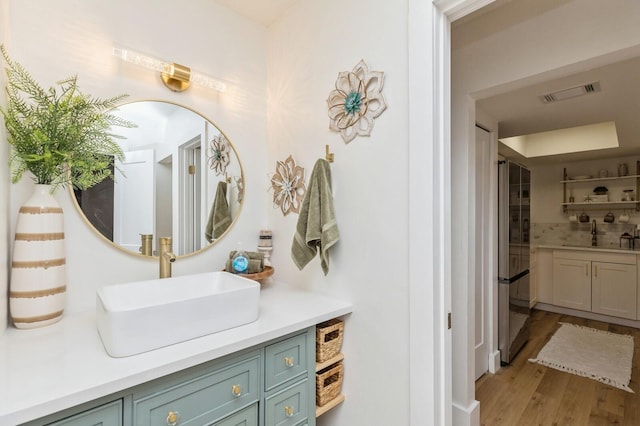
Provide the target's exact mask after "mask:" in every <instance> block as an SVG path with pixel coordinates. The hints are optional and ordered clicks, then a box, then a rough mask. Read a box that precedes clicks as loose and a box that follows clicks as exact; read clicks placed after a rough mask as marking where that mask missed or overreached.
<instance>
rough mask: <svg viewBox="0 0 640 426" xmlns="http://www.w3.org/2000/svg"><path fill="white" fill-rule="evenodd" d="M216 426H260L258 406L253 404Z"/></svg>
mask: <svg viewBox="0 0 640 426" xmlns="http://www.w3.org/2000/svg"><path fill="white" fill-rule="evenodd" d="M214 426H258V404H253V405H251V406H249V407H247V408H245V409H244V410H242V411H240V412H238V413H236V414H234V415H232V416H229V417H227V418H226V419H224V420H222V421H219V422H218V423H216V424H215V425H214Z"/></svg>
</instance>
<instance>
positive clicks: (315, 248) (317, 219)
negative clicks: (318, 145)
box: [291, 158, 340, 275]
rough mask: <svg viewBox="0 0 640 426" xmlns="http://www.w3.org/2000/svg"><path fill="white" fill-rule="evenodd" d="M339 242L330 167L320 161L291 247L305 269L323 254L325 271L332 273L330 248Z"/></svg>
mask: <svg viewBox="0 0 640 426" xmlns="http://www.w3.org/2000/svg"><path fill="white" fill-rule="evenodd" d="M339 239H340V232H339V231H338V224H337V223H336V216H335V212H334V208H333V194H332V189H331V167H330V165H329V162H327V160H324V159H322V158H321V159H319V160H318V161H316V164H315V165H314V166H313V171H312V172H311V178H310V179H309V187H308V188H307V193H306V194H305V196H304V200H303V201H302V206H301V207H300V216H299V217H298V224H297V225H296V233H295V236H294V238H293V243H292V244H291V258H292V259H293V262H294V263H295V264H296V266H297V267H298V269H300V270H302V269H303V268H304V267H305V266H307V264H308V263H309V262H310V261H311V260H312V259H313V258H314V257H315V256H316V254H319V255H320V263H321V266H322V271H323V272H324V274H325V275H327V273H328V272H329V249H330V248H331V247H332V246H333V245H334V244H335V243H337V242H338V240H339Z"/></svg>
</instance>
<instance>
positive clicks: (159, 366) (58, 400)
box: [0, 283, 353, 425]
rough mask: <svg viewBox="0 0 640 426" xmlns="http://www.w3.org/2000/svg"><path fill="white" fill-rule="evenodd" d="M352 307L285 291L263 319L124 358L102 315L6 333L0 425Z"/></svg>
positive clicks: (272, 289) (0, 342)
mask: <svg viewBox="0 0 640 426" xmlns="http://www.w3.org/2000/svg"><path fill="white" fill-rule="evenodd" d="M352 308H353V307H352V305H351V303H349V302H345V301H341V300H337V299H333V298H329V297H326V296H323V295H320V294H316V293H311V292H306V291H301V290H292V289H285V288H281V287H278V286H277V284H276V283H273V284H271V285H270V286H269V287H267V288H263V289H262V290H261V293H260V315H259V318H258V320H257V321H255V322H253V323H250V324H247V325H243V326H240V327H236V328H233V329H230V330H225V331H221V332H219V333H214V334H210V335H207V336H203V337H199V338H197V339H193V340H189V341H186V342H182V343H177V344H175V345H171V346H167V347H164V348H160V349H156V350H153V351H149V352H146V353H142V354H139V355H133V356H130V357H125V358H112V357H110V356H109V355H107V353H106V351H105V349H104V347H103V346H102V341H101V340H100V336H99V335H98V331H97V328H96V315H95V310H91V311H87V312H83V313H78V314H74V315H67V316H64V317H63V318H62V320H61V321H60V322H58V323H56V324H53V325H50V326H48V327H43V328H37V329H33V330H18V329H16V328H13V327H10V328H8V329H7V330H6V331H5V332H4V333H2V334H0V424H1V425H15V424H19V423H23V422H27V421H30V420H35V419H38V418H40V417H43V416H47V415H49V414H53V413H56V412H58V411H60V410H63V409H66V408H70V407H74V406H76V405H79V404H82V403H84V402H88V401H92V400H94V399H97V398H100V397H103V396H107V395H109V394H112V393H114V392H119V391H122V390H125V389H128V388H130V387H133V386H137V385H139V384H142V383H145V382H148V381H150V380H153V379H156V378H159V377H162V376H166V375H168V374H171V373H174V372H177V371H180V370H183V369H186V368H189V367H192V366H194V365H198V364H201V363H203V362H207V361H210V360H213V359H216V358H220V357H222V356H225V355H229V354H231V353H234V352H237V351H240V350H242V349H246V348H249V347H251V346H255V345H258V344H261V343H264V342H267V341H269V340H272V339H276V338H278V337H280V336H284V335H286V334H289V333H293V332H295V331H299V330H303V329H305V328H307V327H310V326H313V325H315V324H318V323H320V322H323V321H326V320H329V319H332V318H336V317H339V316H342V315H345V314H348V313H350V312H351V311H352Z"/></svg>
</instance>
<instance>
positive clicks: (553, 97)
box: [539, 81, 600, 104]
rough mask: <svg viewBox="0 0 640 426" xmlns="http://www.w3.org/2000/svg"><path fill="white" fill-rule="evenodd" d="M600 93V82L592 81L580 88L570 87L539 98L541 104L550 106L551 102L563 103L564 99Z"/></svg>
mask: <svg viewBox="0 0 640 426" xmlns="http://www.w3.org/2000/svg"><path fill="white" fill-rule="evenodd" d="M599 91H600V82H599V81H594V82H593V83H587V84H583V85H580V86H575V87H570V88H568V89H563V90H558V91H557V92H553V93H547V94H546V95H541V96H539V98H540V100H541V101H542V103H545V104H550V103H552V102H558V101H564V100H565V99H571V98H575V97H577V96H583V95H587V94H589V93H596V92H599Z"/></svg>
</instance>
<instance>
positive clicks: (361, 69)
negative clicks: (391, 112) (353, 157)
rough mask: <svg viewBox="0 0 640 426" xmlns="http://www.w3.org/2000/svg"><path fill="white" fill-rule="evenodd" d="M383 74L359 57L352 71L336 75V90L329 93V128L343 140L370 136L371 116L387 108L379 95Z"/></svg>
mask: <svg viewBox="0 0 640 426" xmlns="http://www.w3.org/2000/svg"><path fill="white" fill-rule="evenodd" d="M383 84H384V73H383V72H382V71H369V67H368V66H367V64H366V63H365V62H364V61H363V60H360V62H358V64H357V65H356V66H355V67H354V68H353V71H342V72H341V73H339V74H338V79H337V80H336V84H335V89H334V90H332V91H331V93H329V97H328V98H327V105H328V106H329V119H330V122H329V128H330V129H331V130H333V131H335V132H340V135H341V136H342V139H343V140H344V142H345V143H349V142H351V141H352V140H353V139H355V137H356V136H369V135H370V134H371V130H372V129H373V123H374V119H376V118H377V117H379V116H380V114H382V113H383V112H384V110H385V109H387V102H386V100H385V99H384V96H383V95H382V85H383Z"/></svg>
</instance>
